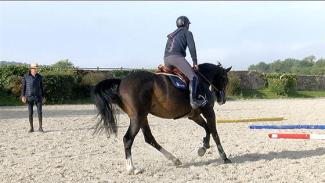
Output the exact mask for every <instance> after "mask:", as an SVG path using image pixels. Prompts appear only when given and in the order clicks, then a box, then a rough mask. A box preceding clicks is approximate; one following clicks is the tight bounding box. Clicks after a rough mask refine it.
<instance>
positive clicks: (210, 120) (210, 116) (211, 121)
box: [202, 105, 231, 163]
mask: <svg viewBox="0 0 325 183" xmlns="http://www.w3.org/2000/svg"><path fill="white" fill-rule="evenodd" d="M202 114H203V116H204V117H205V118H206V120H207V125H208V128H209V131H210V133H211V135H212V138H213V140H214V141H215V143H216V145H217V148H218V152H219V154H220V157H221V158H222V160H223V161H224V163H231V161H230V160H229V159H228V158H227V155H226V153H225V151H224V150H223V147H222V145H221V142H220V138H219V135H218V132H217V127H216V115H215V113H214V110H213V107H211V106H208V105H206V106H205V107H203V108H202Z"/></svg>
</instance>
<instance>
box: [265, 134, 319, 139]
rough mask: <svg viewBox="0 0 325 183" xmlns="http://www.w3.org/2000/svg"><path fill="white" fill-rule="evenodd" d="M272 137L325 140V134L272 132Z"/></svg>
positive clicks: (270, 135)
mask: <svg viewBox="0 0 325 183" xmlns="http://www.w3.org/2000/svg"><path fill="white" fill-rule="evenodd" d="M269 137H270V138H271V139H311V140H325V134H295V133H270V134H269Z"/></svg>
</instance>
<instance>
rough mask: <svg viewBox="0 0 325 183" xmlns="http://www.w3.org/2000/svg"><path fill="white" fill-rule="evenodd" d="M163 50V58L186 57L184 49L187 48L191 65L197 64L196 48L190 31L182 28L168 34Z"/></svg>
mask: <svg viewBox="0 0 325 183" xmlns="http://www.w3.org/2000/svg"><path fill="white" fill-rule="evenodd" d="M167 37H168V40H167V44H166V48H165V56H164V57H167V56H169V55H180V56H183V57H186V47H188V49H189V51H190V53H191V57H192V60H193V64H195V65H196V64H197V56H196V48H195V42H194V38H193V34H192V32H191V31H189V30H187V29H186V28H184V27H181V28H178V29H177V30H175V31H174V32H173V33H171V34H169V35H168V36H167Z"/></svg>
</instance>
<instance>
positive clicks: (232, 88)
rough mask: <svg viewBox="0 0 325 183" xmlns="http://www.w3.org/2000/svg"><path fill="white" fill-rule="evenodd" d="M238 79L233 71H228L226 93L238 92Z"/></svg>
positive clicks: (235, 93) (234, 93) (232, 94)
mask: <svg viewBox="0 0 325 183" xmlns="http://www.w3.org/2000/svg"><path fill="white" fill-rule="evenodd" d="M240 90H241V89H240V79H239V77H238V76H237V75H236V74H235V73H234V72H230V73H229V74H228V84H227V89H226V92H227V95H231V96H234V95H237V94H239V93H240Z"/></svg>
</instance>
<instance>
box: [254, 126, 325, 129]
mask: <svg viewBox="0 0 325 183" xmlns="http://www.w3.org/2000/svg"><path fill="white" fill-rule="evenodd" d="M249 128H250V129H321V130H325V125H250V126H249Z"/></svg>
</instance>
